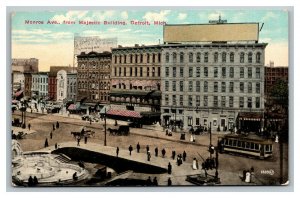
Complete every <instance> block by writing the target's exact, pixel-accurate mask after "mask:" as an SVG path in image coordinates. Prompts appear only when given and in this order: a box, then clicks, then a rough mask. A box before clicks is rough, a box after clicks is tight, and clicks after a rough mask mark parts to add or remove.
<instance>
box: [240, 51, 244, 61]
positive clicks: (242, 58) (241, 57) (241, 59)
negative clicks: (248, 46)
mask: <svg viewBox="0 0 300 198" xmlns="http://www.w3.org/2000/svg"><path fill="white" fill-rule="evenodd" d="M244 62H245V53H244V52H242V53H241V54H240V63H244Z"/></svg>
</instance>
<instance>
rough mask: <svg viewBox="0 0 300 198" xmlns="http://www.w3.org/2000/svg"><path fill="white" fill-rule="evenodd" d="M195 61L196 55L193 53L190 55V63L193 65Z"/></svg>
mask: <svg viewBox="0 0 300 198" xmlns="http://www.w3.org/2000/svg"><path fill="white" fill-rule="evenodd" d="M193 61H194V54H193V53H192V52H190V53H189V62H190V63H192V62H193Z"/></svg>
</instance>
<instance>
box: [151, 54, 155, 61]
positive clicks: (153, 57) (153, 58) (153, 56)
mask: <svg viewBox="0 0 300 198" xmlns="http://www.w3.org/2000/svg"><path fill="white" fill-rule="evenodd" d="M152 63H155V54H152Z"/></svg>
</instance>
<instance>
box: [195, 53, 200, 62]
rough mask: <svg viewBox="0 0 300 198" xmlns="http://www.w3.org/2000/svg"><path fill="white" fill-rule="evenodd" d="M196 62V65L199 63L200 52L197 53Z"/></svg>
mask: <svg viewBox="0 0 300 198" xmlns="http://www.w3.org/2000/svg"><path fill="white" fill-rule="evenodd" d="M196 59H197V60H196V61H197V63H200V62H201V53H200V52H197V57H196Z"/></svg>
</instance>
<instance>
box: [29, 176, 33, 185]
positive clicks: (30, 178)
mask: <svg viewBox="0 0 300 198" xmlns="http://www.w3.org/2000/svg"><path fill="white" fill-rule="evenodd" d="M28 186H33V179H32V177H31V175H30V176H29V178H28Z"/></svg>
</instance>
